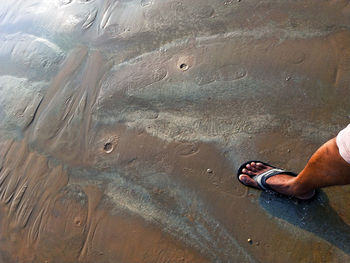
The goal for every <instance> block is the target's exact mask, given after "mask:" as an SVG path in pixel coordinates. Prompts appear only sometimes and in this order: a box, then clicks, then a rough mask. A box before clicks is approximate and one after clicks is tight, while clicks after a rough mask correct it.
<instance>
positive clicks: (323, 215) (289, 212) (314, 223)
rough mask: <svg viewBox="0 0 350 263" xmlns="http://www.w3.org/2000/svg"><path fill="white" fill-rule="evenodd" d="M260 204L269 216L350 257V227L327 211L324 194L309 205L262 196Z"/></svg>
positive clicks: (268, 194)
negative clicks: (330, 245) (310, 234)
mask: <svg viewBox="0 0 350 263" xmlns="http://www.w3.org/2000/svg"><path fill="white" fill-rule="evenodd" d="M259 204H260V205H261V207H262V208H264V209H265V210H266V211H267V212H268V213H269V214H271V215H272V216H274V217H277V218H280V219H283V220H285V221H287V222H288V223H290V224H293V225H295V226H297V227H300V228H301V229H304V230H306V231H309V232H312V233H314V234H316V235H317V236H319V237H320V238H322V239H324V240H326V241H328V242H329V243H331V244H332V245H334V246H336V247H338V248H339V249H341V250H343V251H344V252H345V253H347V254H349V255H350V225H347V224H346V223H345V222H344V221H343V220H342V218H341V217H339V215H338V214H337V212H336V211H335V210H334V209H333V208H332V207H330V205H329V201H328V197H327V196H326V194H325V193H324V192H323V191H318V194H317V196H316V197H315V198H314V199H313V200H311V201H296V200H293V199H290V198H287V197H281V196H277V195H273V194H270V193H267V192H262V193H261V195H260V198H259Z"/></svg>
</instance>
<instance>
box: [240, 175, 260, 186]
mask: <svg viewBox="0 0 350 263" xmlns="http://www.w3.org/2000/svg"><path fill="white" fill-rule="evenodd" d="M239 180H240V181H241V182H242V183H244V184H245V185H249V186H252V187H255V188H259V187H258V184H257V182H255V181H254V180H253V179H252V178H250V176H249V175H246V174H241V175H240V176H239Z"/></svg>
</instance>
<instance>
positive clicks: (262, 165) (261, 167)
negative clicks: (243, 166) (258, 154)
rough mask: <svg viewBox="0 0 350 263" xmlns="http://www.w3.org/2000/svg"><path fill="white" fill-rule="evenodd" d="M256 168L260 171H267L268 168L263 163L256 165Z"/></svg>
mask: <svg viewBox="0 0 350 263" xmlns="http://www.w3.org/2000/svg"><path fill="white" fill-rule="evenodd" d="M256 168H257V169H259V170H262V169H266V168H267V166H266V165H264V164H262V163H256Z"/></svg>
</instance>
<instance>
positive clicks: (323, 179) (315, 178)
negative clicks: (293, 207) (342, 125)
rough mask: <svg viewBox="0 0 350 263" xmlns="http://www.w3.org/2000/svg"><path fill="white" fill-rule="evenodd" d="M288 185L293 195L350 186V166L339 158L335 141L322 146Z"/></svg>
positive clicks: (332, 140)
mask: <svg viewBox="0 0 350 263" xmlns="http://www.w3.org/2000/svg"><path fill="white" fill-rule="evenodd" d="M289 184H290V190H291V192H293V195H302V194H305V193H307V192H310V191H311V190H313V189H317V188H321V187H325V186H332V185H345V184H350V164H348V163H347V162H346V161H345V160H344V159H343V158H342V157H341V156H340V154H339V150H338V146H337V144H336V139H335V138H333V139H331V140H329V141H328V142H326V143H325V144H324V145H322V146H321V147H320V148H319V149H318V150H317V151H316V152H315V153H314V154H313V155H312V156H311V158H310V160H309V161H308V163H307V164H306V166H305V168H304V169H303V170H302V171H301V172H300V173H299V175H298V176H297V177H295V178H293V179H291V181H290V182H289Z"/></svg>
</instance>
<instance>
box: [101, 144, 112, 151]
mask: <svg viewBox="0 0 350 263" xmlns="http://www.w3.org/2000/svg"><path fill="white" fill-rule="evenodd" d="M103 150H104V151H105V152H106V153H110V152H112V151H113V144H112V143H110V142H107V143H106V144H105V145H104V147H103Z"/></svg>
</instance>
